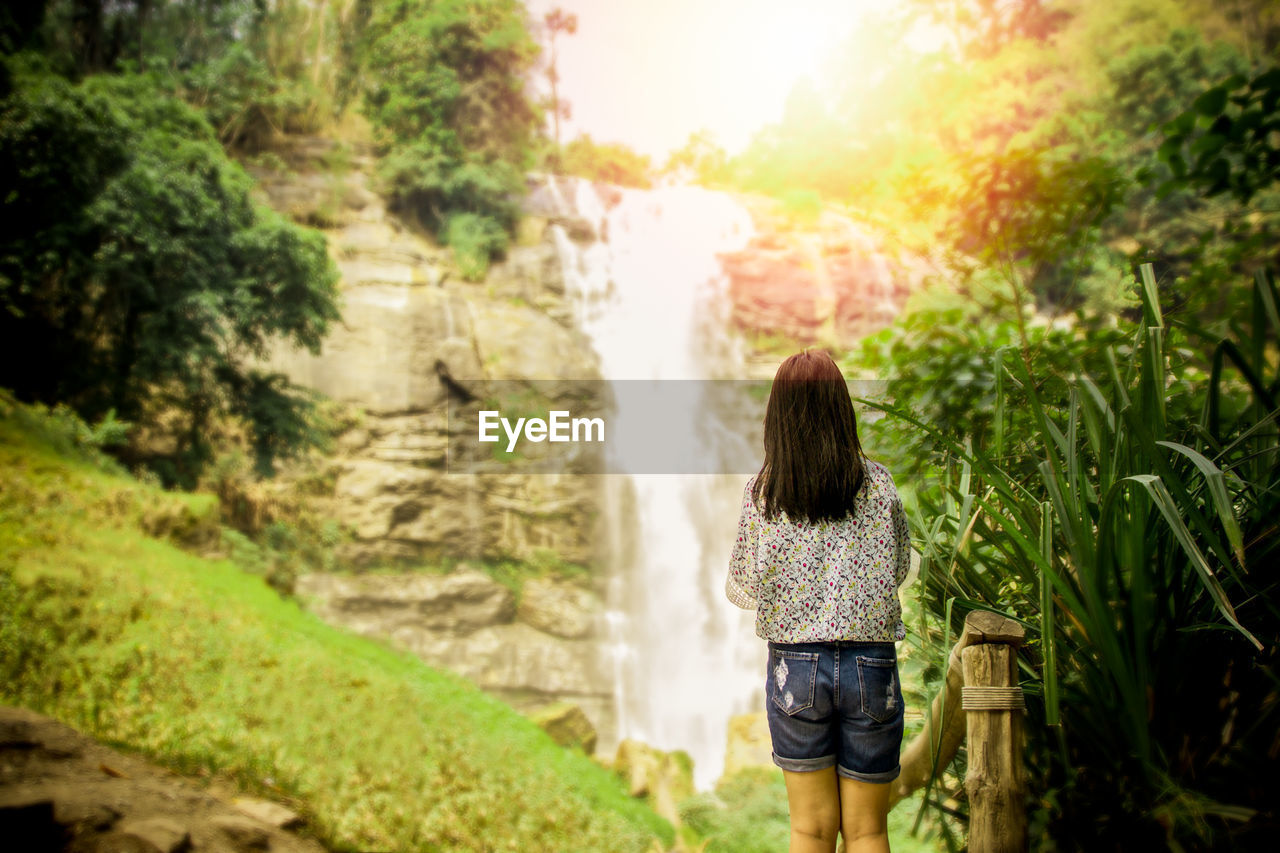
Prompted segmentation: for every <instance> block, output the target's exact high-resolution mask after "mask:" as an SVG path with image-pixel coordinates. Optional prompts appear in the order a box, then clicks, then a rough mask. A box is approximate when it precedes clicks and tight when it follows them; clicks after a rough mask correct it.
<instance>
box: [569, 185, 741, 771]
mask: <svg viewBox="0 0 1280 853" xmlns="http://www.w3.org/2000/svg"><path fill="white" fill-rule="evenodd" d="M554 183H555V182H554V181H553V182H552V192H553V193H556V194H559V197H560V200H562V201H564V202H566V208H568V210H566V211H565V212H572V213H573V214H575V215H577V216H579V217H582V218H585V219H587V220H588V221H590V222H591V223H592V224H593V226H594V227H595V229H596V232H597V233H598V234H601V235H603V236H604V238H605V239H601V240H597V241H595V242H593V243H591V244H590V245H588V246H587V247H585V248H580V247H579V246H578V245H577V244H575V243H573V242H572V241H570V240H569V239H568V237H567V236H566V235H565V233H564V231H563V229H561V228H559V227H558V226H557V227H556V229H555V236H556V241H557V246H558V247H559V250H560V257H561V261H562V263H563V265H564V270H565V278H566V287H567V290H569V291H570V294H571V295H572V296H574V297H576V301H577V311H578V315H577V316H578V322H579V324H580V327H581V328H582V329H583V331H584V332H586V334H587V335H588V336H589V337H590V338H591V340H592V343H593V345H594V347H595V349H596V351H597V353H598V354H599V356H600V362H601V372H602V374H603V376H604V378H606V379H608V380H637V379H641V380H681V379H684V380H689V379H727V378H743V377H741V376H740V372H741V368H742V358H741V354H740V353H739V351H738V347H737V344H736V342H735V341H734V339H733V338H732V337H731V336H730V335H729V333H728V316H727V296H726V293H725V289H726V280H725V276H724V274H723V271H722V269H721V264H720V262H719V260H718V259H717V253H719V252H727V251H733V250H736V249H740V248H742V247H743V246H745V245H746V243H747V241H748V240H749V239H750V237H751V235H752V231H753V229H752V224H751V218H750V216H749V214H748V213H747V211H746V210H745V209H743V208H742V207H741V206H740V205H738V204H737V203H736V202H734V201H733V200H732V199H730V198H729V197H728V196H726V195H723V194H719V193H713V192H710V191H707V190H703V189H700V188H694V187H669V188H663V189H657V190H623V191H622V194H621V199H620V201H618V203H617V204H614V205H612V206H609V207H608V208H607V209H606V207H605V205H603V204H602V203H601V201H600V197H599V195H598V194H597V193H596V190H595V189H594V188H593V187H592V186H591V184H589V183H588V182H586V181H577V180H574V181H568V180H565V181H563V182H562V185H561V187H556V186H555V185H554ZM626 405H628V401H627V400H626V399H624V398H620V399H619V402H618V406H619V409H620V410H619V411H618V412H617V413H616V418H617V419H618V420H619V421H620V422H624V423H625V422H626V418H627V412H626V411H623V410H621V409H623V407H625V406H626ZM632 405H635V403H632ZM678 408H679V410H672V411H670V412H668V413H666V416H668V417H670V418H671V419H673V420H674V421H675V423H673V424H671V426H672V427H673V428H674V429H675V430H676V433H677V434H683V435H690V436H693V435H697V436H701V437H702V445H701V446H700V447H698V452H702V453H710V454H715V453H718V452H720V451H721V450H723V449H725V448H726V447H727V445H728V444H729V443H731V442H735V441H742V440H744V438H743V437H744V436H746V435H751V434H753V432H752V429H751V427H752V426H757V427H758V424H755V425H751V424H744V425H738V424H733V423H729V424H725V423H714V422H710V421H714V420H715V414H714V412H712V411H711V410H709V409H701V408H697V407H678ZM649 414H652V413H649ZM740 427H741V428H740ZM757 440H758V439H757ZM745 480H746V477H745V476H743V475H734V476H727V475H726V476H718V475H717V476H712V475H691V476H677V475H661V474H655V475H645V474H637V475H628V476H622V475H617V476H614V477H611V478H610V483H609V485H608V486H607V488H606V492H607V498H606V500H607V506H606V507H605V512H606V514H607V518H608V521H609V525H610V528H611V534H610V540H611V541H610V542H609V552H610V554H611V558H610V559H611V563H612V565H611V571H612V574H611V581H610V594H609V603H608V606H609V608H610V610H609V613H608V614H607V622H608V625H609V626H610V631H611V632H612V636H611V640H612V641H613V643H614V653H615V660H614V663H615V673H616V680H615V685H616V688H615V689H616V699H617V715H618V736H619V738H635V739H638V740H640V741H643V742H644V743H647V744H649V745H651V746H655V747H658V748H659V749H664V750H677V749H680V750H684V751H686V752H688V753H689V754H690V755H691V756H692V757H693V760H694V779H695V783H696V784H697V785H698V787H699V788H702V789H706V788H708V787H710V786H711V785H712V784H713V783H714V782H715V780H716V779H717V778H718V777H719V776H720V774H721V772H722V770H723V767H724V757H725V746H726V737H727V732H728V723H729V718H730V717H731V716H733V715H735V714H741V713H744V712H747V711H750V710H755V709H756V706H757V705H758V704H759V701H760V696H759V692H760V689H761V685H762V683H763V677H762V675H761V673H762V672H763V664H764V644H763V643H762V642H761V641H759V640H758V639H756V638H755V635H754V632H753V627H752V625H753V621H752V620H753V614H751V613H748V612H746V611H742V610H739V609H737V608H735V607H734V606H733V605H731V604H729V602H728V601H727V600H726V598H725V596H724V592H723V589H724V579H725V572H726V571H727V567H728V559H729V551H730V548H731V544H732V541H733V536H734V534H735V532H736V529H737V527H736V526H737V521H738V518H737V515H738V506H739V501H740V499H741V494H742V488H743V485H744V484H745Z"/></svg>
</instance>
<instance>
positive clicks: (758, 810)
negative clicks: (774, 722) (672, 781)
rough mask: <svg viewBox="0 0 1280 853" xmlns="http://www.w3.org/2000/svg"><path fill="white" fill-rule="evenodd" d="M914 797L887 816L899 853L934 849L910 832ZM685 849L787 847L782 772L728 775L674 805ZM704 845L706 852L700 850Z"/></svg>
mask: <svg viewBox="0 0 1280 853" xmlns="http://www.w3.org/2000/svg"><path fill="white" fill-rule="evenodd" d="M917 801H918V796H917V797H913V798H912V799H911V800H909V801H907V802H905V803H903V805H901V806H899V807H898V808H896V809H894V811H892V812H890V813H889V841H890V846H891V847H892V848H893V849H894V850H897V851H899V853H925V851H932V850H937V849H939V845H938V844H937V843H936V842H934V841H933V840H932V839H931V838H922V837H918V836H916V835H914V834H913V833H912V831H911V815H912V813H913V811H912V809H911V806H912V805H916V804H917ZM679 810H680V821H681V823H682V824H683V826H682V827H681V829H680V836H681V839H682V840H683V841H684V846H685V848H687V849H691V850H701V851H704V853H781V851H784V850H786V849H787V847H788V840H789V838H790V835H791V821H790V817H789V815H788V810H787V789H786V786H785V784H784V783H783V780H782V772H781V771H779V770H776V769H772V768H764V767H758V768H755V767H753V768H745V769H742V770H739V771H737V772H735V773H732V774H729V775H727V776H725V777H723V778H721V780H720V781H719V782H718V783H717V784H716V788H715V790H714V791H710V792H706V793H699V794H695V795H694V796H692V797H690V798H688V799H686V800H683V801H681V802H680V804H679ZM701 845H705V846H701Z"/></svg>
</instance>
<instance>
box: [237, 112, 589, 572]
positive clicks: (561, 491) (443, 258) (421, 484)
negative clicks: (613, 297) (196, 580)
mask: <svg viewBox="0 0 1280 853" xmlns="http://www.w3.org/2000/svg"><path fill="white" fill-rule="evenodd" d="M374 165H375V164H374V158H373V156H372V152H370V151H368V150H365V149H362V148H360V147H359V146H357V147H355V148H354V149H349V148H344V147H341V146H339V145H338V144H337V143H335V142H333V141H330V140H325V139H321V138H316V137H292V138H289V139H286V140H285V141H284V142H282V143H280V144H279V146H278V148H277V150H276V151H275V153H273V154H272V155H269V156H265V157H261V158H259V159H258V160H257V161H255V162H254V163H251V164H249V167H248V168H249V171H250V172H251V173H252V174H253V175H254V176H255V177H256V178H257V180H258V182H259V189H260V194H261V196H262V197H263V199H264V200H265V201H266V202H267V203H268V204H270V205H272V206H273V207H275V208H276V209H277V210H279V211H281V212H282V213H284V214H286V215H288V216H290V217H292V218H294V219H295V220H297V221H300V222H303V223H306V224H308V225H313V226H316V227H319V228H321V230H323V231H324V233H325V236H326V238H327V239H328V244H329V250H330V255H331V256H332V258H333V260H334V262H335V264H336V265H337V267H338V270H339V272H340V273H341V276H342V281H341V298H342V315H343V316H342V320H341V322H339V323H336V324H334V326H333V328H332V329H331V331H330V334H329V335H328V336H327V337H326V338H325V340H324V343H323V347H322V349H321V351H320V352H319V353H318V354H312V353H310V352H307V351H305V350H298V349H295V348H293V347H291V346H288V345H287V344H285V343H283V342H282V343H279V344H278V345H277V346H276V348H275V350H274V351H273V352H272V353H271V354H270V357H269V358H268V359H267V360H266V363H265V364H264V365H263V367H265V368H267V369H269V370H273V371H278V372H280V373H283V374H285V375H286V376H288V377H289V378H290V379H291V380H293V381H294V382H297V383H298V384H301V385H304V386H307V387H310V388H314V389H316V390H318V391H320V392H322V393H323V394H325V395H326V396H328V397H331V398H333V399H335V400H338V401H341V402H345V403H349V404H351V405H352V406H354V407H356V408H357V409H359V410H360V411H361V412H362V413H363V418H362V421H361V422H360V423H359V424H357V425H355V426H353V427H352V428H351V429H349V430H348V431H347V432H346V433H345V434H343V435H341V436H339V437H338V439H337V442H336V452H335V453H334V455H333V456H332V457H331V458H329V459H328V460H327V461H326V462H325V463H324V464H325V465H326V470H325V471H322V472H321V475H322V476H321V479H325V480H327V481H329V482H332V483H334V484H335V486H334V489H333V491H332V493H330V494H324V495H319V496H317V497H316V501H315V502H316V508H317V509H318V510H319V511H320V512H321V513H323V514H325V515H327V516H329V517H332V518H334V519H335V520H336V521H338V522H339V523H341V524H342V525H343V526H344V527H345V528H346V529H348V530H350V531H352V532H353V533H354V536H355V539H354V541H353V542H351V543H349V544H348V545H346V546H344V548H343V551H342V553H341V554H340V556H341V557H342V558H343V560H344V561H345V562H346V563H347V564H349V565H353V566H373V565H387V564H394V563H422V562H433V561H437V560H439V559H441V558H444V557H461V558H466V559H491V560H501V559H511V560H528V559H531V558H532V557H534V556H536V554H537V553H538V552H539V551H540V550H542V549H547V550H551V551H554V552H555V553H556V554H557V555H558V556H559V557H561V558H562V559H565V560H569V561H572V562H577V563H588V562H590V561H591V560H592V559H593V557H594V556H595V554H594V541H595V537H594V535H593V534H594V526H593V524H592V519H593V518H594V516H595V508H596V507H597V506H598V503H599V484H598V483H594V482H590V481H586V480H583V478H572V477H563V478H556V477H548V478H530V477H487V478H485V479H484V480H480V479H477V478H475V477H471V476H466V475H460V474H456V473H455V474H450V473H449V471H448V458H449V457H448V445H449V420H448V399H449V394H450V390H449V382H450V381H451V382H453V383H455V384H456V385H457V386H458V387H461V388H466V386H467V384H468V383H469V382H475V381H477V380H484V379H511V380H526V379H528V380H539V379H552V378H563V379H569V378H585V379H591V378H598V370H597V367H596V364H597V360H596V356H595V354H594V352H593V351H592V350H591V347H590V345H589V343H588V342H587V341H586V339H585V338H584V337H583V336H582V335H581V333H579V332H578V331H577V330H576V329H575V327H574V324H573V322H572V319H573V311H572V306H571V304H570V302H569V301H568V299H567V297H566V295H565V283H564V276H563V274H562V272H561V270H560V263H559V256H558V254H557V251H556V247H555V244H554V239H553V235H552V234H551V233H550V231H549V229H548V228H547V222H548V220H546V219H541V220H539V219H536V218H535V219H534V220H533V221H532V222H531V224H530V225H529V227H527V228H525V229H524V233H523V234H522V238H523V239H524V240H525V244H524V245H519V246H515V247H513V248H512V250H511V251H510V252H509V254H508V257H507V259H506V260H505V261H504V262H503V263H500V264H497V265H495V266H494V267H493V268H492V269H491V270H490V272H489V275H488V278H487V279H486V280H485V281H484V282H480V283H471V282H466V281H463V280H461V278H460V277H459V276H457V275H456V273H455V272H454V271H453V268H452V266H451V262H450V250H448V249H447V248H442V247H440V246H437V245H435V244H434V243H432V242H431V241H430V240H429V239H427V238H426V237H425V236H424V235H422V234H421V233H420V232H419V231H417V230H416V229H414V228H412V227H410V226H408V225H407V224H406V223H404V222H402V221H401V220H399V219H398V218H397V217H395V216H394V215H392V214H391V213H389V212H388V210H387V207H386V204H385V202H384V200H383V199H382V198H381V197H379V196H378V195H377V194H376V193H375V192H373V190H372V186H373V182H372V175H373V170H374ZM539 223H540V225H539ZM446 377H447V379H448V381H446Z"/></svg>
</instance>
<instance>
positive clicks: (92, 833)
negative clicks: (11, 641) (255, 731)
mask: <svg viewBox="0 0 1280 853" xmlns="http://www.w3.org/2000/svg"><path fill="white" fill-rule="evenodd" d="M300 823H301V821H300V820H299V818H298V816H297V815H296V814H294V813H293V812H290V811H289V810H288V809H286V808H284V807H283V806H280V805H277V804H275V803H270V802H267V801H264V800H250V799H236V800H234V801H228V800H223V799H219V798H218V797H215V796H213V795H212V794H210V793H209V792H207V791H205V790H203V789H202V788H201V787H199V786H198V785H196V784H195V783H193V782H191V781H188V780H186V779H184V778H182V777H180V776H177V775H175V774H174V773H171V772H170V771H168V770H164V769H162V768H159V767H156V766H155V765H153V764H149V763H147V762H146V761H143V760H142V759H139V758H136V757H134V756H130V755H125V754H123V753H120V752H116V751H115V750H112V749H108V748H107V747H105V746H102V745H101V744H99V743H98V742H96V741H94V740H92V739H91V738H89V737H86V736H85V735H82V734H81V733H79V732H77V731H76V730H75V729H72V728H70V727H69V726H65V725H63V724H62V723H59V722H57V721H56V720H53V719H51V718H49V717H45V716H43V715H41V714H37V713H34V712H32V711H27V710H25V709H22V708H12V707H3V706H0V847H3V848H4V849H5V850H12V851H14V852H15V853H18V851H21V853H44V851H68V853H157V851H158V853H186V851H190V853H205V851H208V853H242V852H243V853H248V851H270V853H325V848H324V847H322V846H321V845H320V844H318V843H317V842H315V841H313V840H310V839H307V838H303V837H301V836H299V835H297V834H295V833H293V832H291V831H289V829H288V828H289V827H294V826H297V825H298V824H300Z"/></svg>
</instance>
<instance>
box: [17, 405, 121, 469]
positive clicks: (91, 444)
mask: <svg viewBox="0 0 1280 853" xmlns="http://www.w3.org/2000/svg"><path fill="white" fill-rule="evenodd" d="M0 417H3V418H11V419H13V421H14V422H15V423H17V424H18V425H19V426H20V427H21V428H22V429H23V430H25V431H27V432H30V433H33V434H35V435H39V436H40V437H41V439H42V440H43V441H45V442H47V443H48V444H49V446H51V447H52V448H53V449H54V450H56V451H57V452H58V453H59V454H61V455H63V456H68V457H72V458H76V457H78V458H80V459H82V460H83V461H86V462H89V463H91V464H93V465H96V466H98V467H99V468H102V469H103V470H105V471H114V472H117V473H123V469H121V468H120V466H119V464H118V463H117V462H116V461H115V460H114V459H112V458H111V457H110V456H107V455H106V453H104V452H103V451H104V449H106V448H112V447H119V446H120V445H122V444H124V443H125V442H126V441H127V440H128V435H129V430H130V428H131V427H132V426H133V424H130V423H129V422H128V421H121V420H117V419H116V413H115V410H114V409H108V410H107V412H106V414H104V415H103V416H102V419H101V420H99V421H98V423H96V424H88V423H85V422H84V421H83V420H81V419H80V416H79V415H77V414H76V413H75V411H73V410H72V409H71V408H70V407H68V406H66V405H64V404H62V403H58V404H56V405H55V406H53V407H52V408H50V407H49V406H45V405H43V404H41V403H35V404H31V405H26V404H23V403H22V402H21V401H19V400H18V399H17V398H16V397H14V396H13V394H12V393H11V392H9V391H8V390H6V389H4V388H0Z"/></svg>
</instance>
